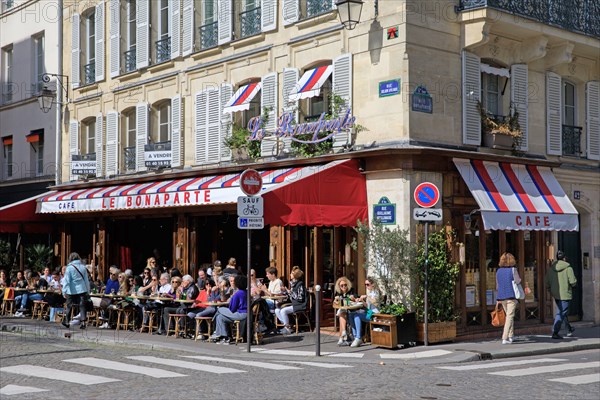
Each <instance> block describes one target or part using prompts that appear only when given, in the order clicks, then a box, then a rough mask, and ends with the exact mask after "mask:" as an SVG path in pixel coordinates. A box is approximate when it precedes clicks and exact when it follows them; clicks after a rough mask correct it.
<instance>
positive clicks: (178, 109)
mask: <svg viewBox="0 0 600 400" xmlns="http://www.w3.org/2000/svg"><path fill="white" fill-rule="evenodd" d="M182 111H183V107H182V106H181V96H179V95H177V96H175V97H173V98H172V99H171V167H181V166H182V165H183V142H184V141H183V129H181V122H182V115H181V114H182Z"/></svg>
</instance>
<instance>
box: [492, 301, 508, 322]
mask: <svg viewBox="0 0 600 400" xmlns="http://www.w3.org/2000/svg"><path fill="white" fill-rule="evenodd" d="M505 321H506V312H505V311H504V308H502V307H501V306H500V302H499V301H498V302H496V308H495V309H494V310H493V311H492V326H504V322H505Z"/></svg>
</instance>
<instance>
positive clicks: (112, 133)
mask: <svg viewBox="0 0 600 400" xmlns="http://www.w3.org/2000/svg"><path fill="white" fill-rule="evenodd" d="M118 173H119V113H117V112H116V111H109V112H107V113H106V175H107V176H110V175H117V174H118Z"/></svg>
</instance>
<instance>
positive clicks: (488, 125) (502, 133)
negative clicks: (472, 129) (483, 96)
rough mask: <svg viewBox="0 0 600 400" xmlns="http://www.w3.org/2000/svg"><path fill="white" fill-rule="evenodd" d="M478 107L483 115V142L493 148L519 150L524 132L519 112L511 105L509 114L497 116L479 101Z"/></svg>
mask: <svg viewBox="0 0 600 400" xmlns="http://www.w3.org/2000/svg"><path fill="white" fill-rule="evenodd" d="M477 109H478V110H479V115H480V117H481V131H482V133H483V144H484V145H485V146H486V147H489V148H492V149H505V150H512V151H513V152H517V151H518V150H519V147H520V145H521V140H522V138H523V132H522V131H521V127H520V125H519V112H518V110H517V109H516V107H515V108H513V107H512V106H511V111H510V113H509V115H508V116H495V115H492V114H490V113H489V112H488V111H487V110H486V109H485V108H484V107H483V105H482V104H481V102H480V101H479V102H477Z"/></svg>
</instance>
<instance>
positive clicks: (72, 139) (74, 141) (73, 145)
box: [69, 120, 79, 181]
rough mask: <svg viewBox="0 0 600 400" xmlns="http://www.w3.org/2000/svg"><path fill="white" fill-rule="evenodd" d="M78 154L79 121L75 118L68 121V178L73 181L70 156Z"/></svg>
mask: <svg viewBox="0 0 600 400" xmlns="http://www.w3.org/2000/svg"><path fill="white" fill-rule="evenodd" d="M76 154H79V122H78V121H76V120H71V121H69V175H70V178H69V180H71V181H74V180H75V175H73V174H72V173H71V171H72V169H71V160H72V159H73V158H72V156H73V155H76Z"/></svg>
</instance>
